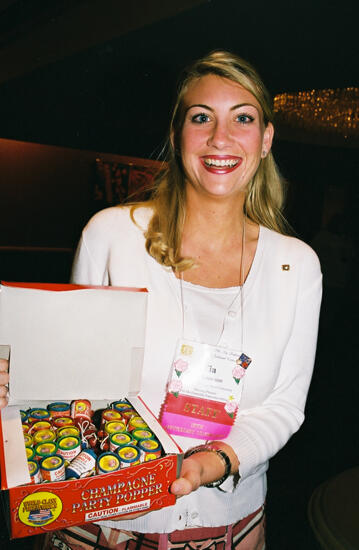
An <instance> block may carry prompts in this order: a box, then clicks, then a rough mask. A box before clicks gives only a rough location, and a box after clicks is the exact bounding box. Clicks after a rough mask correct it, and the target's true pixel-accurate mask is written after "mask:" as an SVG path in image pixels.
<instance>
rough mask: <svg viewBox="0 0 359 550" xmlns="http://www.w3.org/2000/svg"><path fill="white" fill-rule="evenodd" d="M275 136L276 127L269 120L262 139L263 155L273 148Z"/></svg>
mask: <svg viewBox="0 0 359 550" xmlns="http://www.w3.org/2000/svg"><path fill="white" fill-rule="evenodd" d="M273 136H274V127H273V124H272V123H271V122H268V124H267V126H266V128H265V130H264V134H263V140H262V157H263V158H264V157H266V156H267V155H268V153H269V151H270V150H271V147H272V142H273Z"/></svg>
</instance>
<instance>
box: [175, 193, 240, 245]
mask: <svg viewBox="0 0 359 550" xmlns="http://www.w3.org/2000/svg"><path fill="white" fill-rule="evenodd" d="M188 199H189V200H187V204H186V219H185V222H184V228H183V234H182V244H183V246H184V247H186V243H187V244H189V243H192V245H194V244H195V243H197V245H200V244H201V243H202V245H203V246H204V247H205V248H207V249H208V250H209V249H211V250H213V251H214V250H216V249H223V247H225V248H230V247H231V246H233V245H234V244H235V243H237V244H238V243H240V242H241V238H242V232H243V224H244V220H245V216H244V214H243V205H244V195H243V196H242V195H240V196H237V197H235V198H232V199H230V200H221V199H220V200H217V199H215V200H213V199H211V198H205V199H204V198H203V197H198V196H197V195H193V196H191V194H190V196H189V197H188ZM183 252H184V251H182V253H183Z"/></svg>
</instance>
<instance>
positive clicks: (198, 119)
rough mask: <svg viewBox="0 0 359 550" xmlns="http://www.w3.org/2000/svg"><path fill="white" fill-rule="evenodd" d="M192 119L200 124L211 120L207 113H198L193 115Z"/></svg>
mask: <svg viewBox="0 0 359 550" xmlns="http://www.w3.org/2000/svg"><path fill="white" fill-rule="evenodd" d="M191 121H192V122H197V123H198V124H203V123H204V122H208V121H209V116H208V115H206V113H198V115H193V117H192V118H191Z"/></svg>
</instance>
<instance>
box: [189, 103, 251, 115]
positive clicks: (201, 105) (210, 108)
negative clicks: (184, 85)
mask: <svg viewBox="0 0 359 550" xmlns="http://www.w3.org/2000/svg"><path fill="white" fill-rule="evenodd" d="M193 107H200V108H201V109H207V110H208V111H211V112H212V113H213V112H214V110H215V109H213V108H212V107H209V105H205V104H203V103H194V104H193V105H189V106H188V107H187V108H186V111H185V112H186V113H187V112H188V111H189V110H190V109H193ZM240 107H253V108H254V109H256V110H257V111H258V107H257V106H256V105H254V104H253V103H238V104H237V105H233V107H231V108H230V111H235V110H236V109H239V108H240Z"/></svg>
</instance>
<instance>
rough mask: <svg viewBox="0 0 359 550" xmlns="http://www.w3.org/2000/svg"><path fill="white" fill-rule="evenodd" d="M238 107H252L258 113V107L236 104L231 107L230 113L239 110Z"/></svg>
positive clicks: (249, 104) (248, 104)
mask: <svg viewBox="0 0 359 550" xmlns="http://www.w3.org/2000/svg"><path fill="white" fill-rule="evenodd" d="M240 107H253V108H254V109H256V110H257V111H258V107H257V106H256V105H254V104H253V103H238V105H233V107H231V109H230V110H231V111H235V110H236V109H239V108H240Z"/></svg>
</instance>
